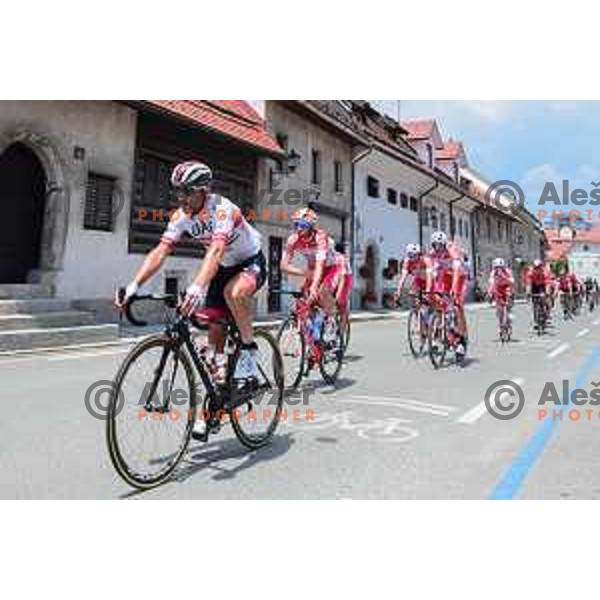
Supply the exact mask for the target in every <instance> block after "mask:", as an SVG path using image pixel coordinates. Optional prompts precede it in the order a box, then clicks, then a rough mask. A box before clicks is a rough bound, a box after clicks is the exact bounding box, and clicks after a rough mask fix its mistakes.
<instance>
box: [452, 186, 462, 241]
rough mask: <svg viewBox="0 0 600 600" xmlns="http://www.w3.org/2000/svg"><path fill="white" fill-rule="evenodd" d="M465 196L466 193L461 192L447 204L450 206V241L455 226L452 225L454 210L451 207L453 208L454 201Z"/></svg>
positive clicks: (454, 231)
mask: <svg viewBox="0 0 600 600" xmlns="http://www.w3.org/2000/svg"><path fill="white" fill-rule="evenodd" d="M465 196H466V194H465V193H463V194H461V195H460V196H459V197H458V198H453V199H452V200H450V201H449V202H448V205H449V206H450V239H451V240H452V241H454V234H455V233H456V227H455V226H454V219H453V217H454V211H453V210H452V208H453V206H454V203H455V202H458V201H459V200H462V199H463V198H464V197H465Z"/></svg>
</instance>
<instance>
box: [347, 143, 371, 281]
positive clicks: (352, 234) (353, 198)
mask: <svg viewBox="0 0 600 600" xmlns="http://www.w3.org/2000/svg"><path fill="white" fill-rule="evenodd" d="M371 152H373V146H370V147H369V148H367V149H366V150H363V151H362V152H359V153H358V154H357V155H356V156H355V157H354V158H352V195H351V207H352V208H351V211H352V223H351V224H350V248H351V249H352V251H351V253H350V265H351V267H352V272H353V273H354V271H355V270H356V265H355V261H354V259H355V256H354V248H355V236H356V234H355V229H356V194H355V191H354V190H355V180H354V170H355V166H356V163H358V162H359V161H361V160H363V158H366V157H367V156H369V154H371Z"/></svg>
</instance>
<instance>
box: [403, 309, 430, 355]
mask: <svg viewBox="0 0 600 600" xmlns="http://www.w3.org/2000/svg"><path fill="white" fill-rule="evenodd" d="M423 321H424V315H423V314H422V312H421V311H420V310H411V311H410V314H409V315H408V323H407V328H408V347H409V348H410V351H411V353H412V355H413V356H414V357H415V358H420V357H421V356H423V351H424V349H425V344H426V343H427V334H426V332H425V331H424V322H423Z"/></svg>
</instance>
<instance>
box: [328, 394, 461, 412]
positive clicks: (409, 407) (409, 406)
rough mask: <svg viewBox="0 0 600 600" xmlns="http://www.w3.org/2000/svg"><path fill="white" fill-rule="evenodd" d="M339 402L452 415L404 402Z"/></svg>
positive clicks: (343, 400) (352, 400) (352, 399)
mask: <svg viewBox="0 0 600 600" xmlns="http://www.w3.org/2000/svg"><path fill="white" fill-rule="evenodd" d="M338 402H345V403H347V404H361V405H362V406H368V405H373V406H391V407H393V408H404V409H407V410H413V411H416V412H424V413H428V414H430V415H437V416H440V417H447V416H449V414H450V413H449V412H448V411H441V410H435V409H432V408H429V407H423V406H416V405H414V404H412V403H405V402H402V401H396V402H382V401H380V400H359V399H355V398H342V399H340V400H338Z"/></svg>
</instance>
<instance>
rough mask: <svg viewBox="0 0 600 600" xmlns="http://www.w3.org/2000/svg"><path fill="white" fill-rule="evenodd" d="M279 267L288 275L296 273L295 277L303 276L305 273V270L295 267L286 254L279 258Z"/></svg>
mask: <svg viewBox="0 0 600 600" xmlns="http://www.w3.org/2000/svg"><path fill="white" fill-rule="evenodd" d="M280 268H281V270H282V272H283V273H287V274H288V275H296V276H297V277H304V275H305V273H306V271H305V270H303V269H301V268H300V267H295V266H294V265H293V264H292V263H291V260H290V259H289V258H288V257H287V256H284V257H283V258H282V259H281V263H280Z"/></svg>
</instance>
